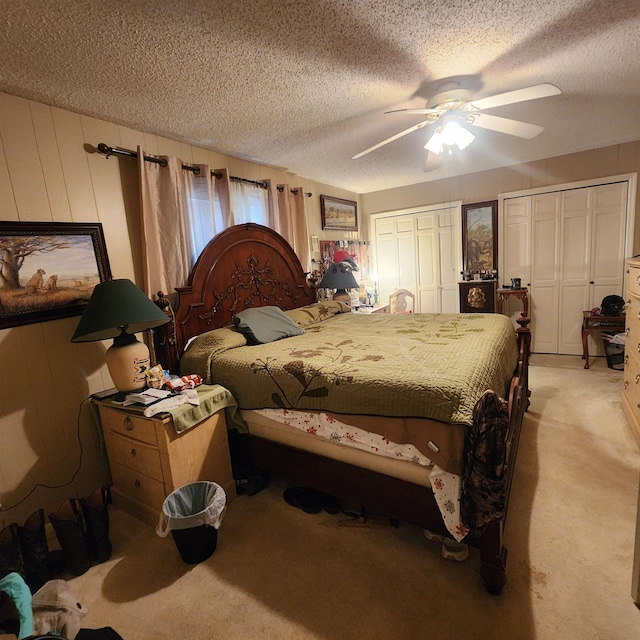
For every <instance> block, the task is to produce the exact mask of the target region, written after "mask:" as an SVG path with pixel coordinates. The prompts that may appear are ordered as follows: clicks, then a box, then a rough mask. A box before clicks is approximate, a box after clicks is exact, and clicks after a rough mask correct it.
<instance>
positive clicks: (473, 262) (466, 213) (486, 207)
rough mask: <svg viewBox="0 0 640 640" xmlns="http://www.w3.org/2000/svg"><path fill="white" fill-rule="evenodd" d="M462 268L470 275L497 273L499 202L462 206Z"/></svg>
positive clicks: (492, 201) (491, 201)
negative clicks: (482, 272)
mask: <svg viewBox="0 0 640 640" xmlns="http://www.w3.org/2000/svg"><path fill="white" fill-rule="evenodd" d="M462 268H463V270H464V271H468V272H470V273H478V272H481V271H484V272H487V271H489V272H490V271H494V270H496V271H497V269H498V201H497V200H490V201H488V202H479V203H477V204H463V205H462Z"/></svg>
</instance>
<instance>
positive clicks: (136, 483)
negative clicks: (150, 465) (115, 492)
mask: <svg viewBox="0 0 640 640" xmlns="http://www.w3.org/2000/svg"><path fill="white" fill-rule="evenodd" d="M133 484H134V485H135V488H136V489H139V488H140V480H138V479H136V481H135V482H134V483H133Z"/></svg>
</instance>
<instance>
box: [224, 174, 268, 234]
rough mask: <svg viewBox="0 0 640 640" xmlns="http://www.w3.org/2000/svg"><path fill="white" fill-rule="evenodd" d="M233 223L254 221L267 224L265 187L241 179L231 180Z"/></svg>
mask: <svg viewBox="0 0 640 640" xmlns="http://www.w3.org/2000/svg"><path fill="white" fill-rule="evenodd" d="M231 210H232V216H231V217H232V220H233V224H242V223H243V222H255V223H257V224H261V225H264V226H269V219H268V211H269V196H268V193H267V190H266V189H263V188H262V187H260V186H259V185H255V184H252V183H250V182H243V181H239V180H238V181H236V180H233V181H231Z"/></svg>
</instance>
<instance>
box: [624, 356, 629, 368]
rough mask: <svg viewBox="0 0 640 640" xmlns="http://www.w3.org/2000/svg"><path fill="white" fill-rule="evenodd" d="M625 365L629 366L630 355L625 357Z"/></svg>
mask: <svg viewBox="0 0 640 640" xmlns="http://www.w3.org/2000/svg"><path fill="white" fill-rule="evenodd" d="M624 364H625V366H626V365H628V364H629V356H628V355H626V356H625V357H624Z"/></svg>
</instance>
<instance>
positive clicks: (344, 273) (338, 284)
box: [318, 262, 358, 304]
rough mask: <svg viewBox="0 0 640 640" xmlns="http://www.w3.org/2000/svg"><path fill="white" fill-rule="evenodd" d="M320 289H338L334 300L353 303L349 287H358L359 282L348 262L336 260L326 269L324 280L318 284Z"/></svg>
mask: <svg viewBox="0 0 640 640" xmlns="http://www.w3.org/2000/svg"><path fill="white" fill-rule="evenodd" d="M318 288H319V289H336V292H335V293H334V294H333V299H334V300H340V301H341V302H346V303H347V304H350V303H351V296H350V295H349V294H348V293H347V289H357V288H358V283H357V282H356V279H355V278H354V277H353V271H352V269H351V267H350V266H349V263H347V262H334V263H333V264H332V265H330V266H329V268H328V269H327V270H326V271H325V273H324V276H322V280H321V281H320V283H319V284H318Z"/></svg>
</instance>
